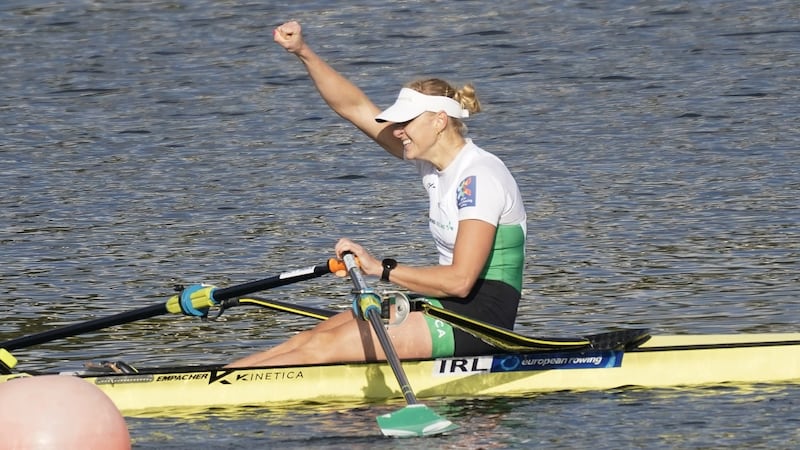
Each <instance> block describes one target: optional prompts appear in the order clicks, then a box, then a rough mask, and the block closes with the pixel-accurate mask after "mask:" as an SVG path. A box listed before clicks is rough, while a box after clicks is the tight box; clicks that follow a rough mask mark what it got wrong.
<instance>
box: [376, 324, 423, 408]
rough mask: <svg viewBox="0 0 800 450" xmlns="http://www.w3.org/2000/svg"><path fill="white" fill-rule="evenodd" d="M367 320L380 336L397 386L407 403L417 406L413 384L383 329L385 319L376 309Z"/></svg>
mask: <svg viewBox="0 0 800 450" xmlns="http://www.w3.org/2000/svg"><path fill="white" fill-rule="evenodd" d="M367 318H368V319H369V322H370V323H371V324H372V328H373V329H374V330H375V334H376V335H377V336H378V341H380V343H381V348H383V352H384V353H385V354H386V361H388V362H389V367H391V368H392V372H394V376H395V378H397V384H399V385H400V390H401V391H402V392H403V397H405V399H406V403H408V404H409V405H415V404H417V396H416V395H414V390H413V389H411V382H409V381H408V377H407V376H406V373H405V371H404V370H403V366H402V365H401V364H402V363H401V362H400V357H398V356H397V352H396V351H395V349H394V346H393V345H392V341H391V340H390V339H389V335H388V333H386V329H385V328H383V319H381V315H380V313H379V312H378V310H376V309H370V310H369V311H367Z"/></svg>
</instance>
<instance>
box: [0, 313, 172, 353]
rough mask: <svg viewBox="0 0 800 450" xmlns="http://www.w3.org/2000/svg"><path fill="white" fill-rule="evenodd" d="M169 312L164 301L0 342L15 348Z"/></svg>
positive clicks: (9, 347)
mask: <svg viewBox="0 0 800 450" xmlns="http://www.w3.org/2000/svg"><path fill="white" fill-rule="evenodd" d="M166 313H167V306H166V304H164V303H159V304H157V305H152V306H148V307H145V308H140V309H137V310H135V311H128V312H124V313H120V314H115V315H113V316H108V317H101V318H98V319H93V320H90V321H88V322H81V323H76V324H72V325H67V326H64V327H61V328H55V329H52V330H47V331H43V332H41V333H36V334H32V335H30V336H23V337H21V338H17V339H12V340H10V341H6V342H3V343H2V344H0V348H4V349H6V350H15V349H19V348H25V347H31V346H34V345H39V344H44V343H45V342H50V341H55V340H57V339H62V338H65V337H70V336H76V335H79V334H83V333H90V332H92V331H97V330H100V329H102V328H107V327H113V326H115V325H122V324H125V323H129V322H134V321H137V320H142V319H149V318H150V317H155V316H160V315H162V314H166Z"/></svg>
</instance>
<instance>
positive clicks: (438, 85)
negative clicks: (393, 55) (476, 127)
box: [406, 78, 481, 136]
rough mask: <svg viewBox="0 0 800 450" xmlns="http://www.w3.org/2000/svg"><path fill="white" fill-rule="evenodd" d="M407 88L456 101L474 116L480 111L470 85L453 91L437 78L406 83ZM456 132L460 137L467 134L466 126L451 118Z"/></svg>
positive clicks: (462, 122) (476, 97)
mask: <svg viewBox="0 0 800 450" xmlns="http://www.w3.org/2000/svg"><path fill="white" fill-rule="evenodd" d="M406 87H407V88H410V89H414V90H415V91H417V92H421V93H423V94H425V95H441V96H444V97H450V98H452V99H453V100H455V101H457V102H458V103H459V104H460V105H461V107H462V108H464V109H466V110H467V111H469V114H470V115H472V114H475V113H478V112H480V111H481V102H480V101H478V96H477V95H476V94H475V87H474V86H472V84H469V83H468V84H465V85H464V86H461V88H460V89H455V88H453V86H451V85H450V84H449V83H448V82H446V81H444V80H441V79H439V78H429V79H427V80H416V81H412V82H411V83H408V84H407V85H406ZM450 120H451V121H452V122H453V125H454V126H455V128H456V130H458V132H459V133H461V134H462V135H464V136H465V135H466V134H467V126H466V125H465V124H464V121H462V120H461V119H457V118H455V117H451V118H450Z"/></svg>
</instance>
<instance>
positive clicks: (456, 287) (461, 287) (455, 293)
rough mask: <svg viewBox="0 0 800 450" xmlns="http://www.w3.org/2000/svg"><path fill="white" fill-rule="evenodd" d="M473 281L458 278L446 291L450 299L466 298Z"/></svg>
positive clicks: (466, 278) (473, 283) (473, 284)
mask: <svg viewBox="0 0 800 450" xmlns="http://www.w3.org/2000/svg"><path fill="white" fill-rule="evenodd" d="M475 281H477V280H475V279H473V278H468V277H459V278H458V279H456V280H455V281H454V282H453V283H452V284H451V285H450V286H449V288H448V289H447V294H448V295H449V296H451V297H457V298H466V297H467V296H469V293H470V292H472V288H473V287H474V286H475Z"/></svg>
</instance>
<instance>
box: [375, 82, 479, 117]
mask: <svg viewBox="0 0 800 450" xmlns="http://www.w3.org/2000/svg"><path fill="white" fill-rule="evenodd" d="M426 111H430V112H439V111H444V112H445V113H446V114H447V115H448V116H450V117H455V118H456V119H463V118H465V117H469V111H467V110H466V109H464V108H462V107H461V105H460V104H459V103H458V102H457V101H455V100H453V99H452V98H450V97H445V96H443V95H425V94H423V93H421V92H418V91H415V90H414V89H409V88H403V89H400V94H399V95H398V96H397V100H395V102H394V105H392V106H390V107H389V108H388V109H386V110H385V111H383V112H382V113H380V114H378V116H377V117H376V118H375V120H376V121H378V122H394V123H402V122H408V121H409V120H411V119H413V118H415V117H417V116H418V115H420V114H422V113H424V112H426Z"/></svg>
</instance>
